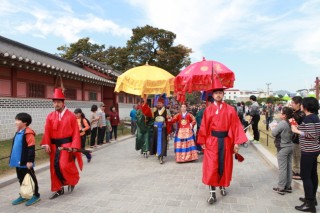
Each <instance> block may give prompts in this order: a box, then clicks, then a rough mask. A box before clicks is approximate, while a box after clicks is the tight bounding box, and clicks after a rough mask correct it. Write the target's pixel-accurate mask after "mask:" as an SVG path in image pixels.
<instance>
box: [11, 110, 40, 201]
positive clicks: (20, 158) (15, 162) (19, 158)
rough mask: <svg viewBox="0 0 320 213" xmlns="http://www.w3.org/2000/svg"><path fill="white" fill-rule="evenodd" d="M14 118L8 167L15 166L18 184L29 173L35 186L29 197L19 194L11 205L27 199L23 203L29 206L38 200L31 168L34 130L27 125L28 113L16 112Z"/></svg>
mask: <svg viewBox="0 0 320 213" xmlns="http://www.w3.org/2000/svg"><path fill="white" fill-rule="evenodd" d="M15 119H16V121H15V124H16V127H17V132H16V134H15V136H14V138H13V143H12V150H11V155H10V160H9V165H10V167H16V172H17V177H18V180H19V183H20V186H21V184H22V182H23V179H24V176H25V175H26V174H27V173H29V174H30V175H31V177H32V179H33V182H34V184H35V186H34V194H33V196H32V198H31V199H29V200H28V199H26V198H23V197H21V195H20V196H19V197H18V198H17V199H15V200H14V201H12V205H18V204H20V203H23V202H26V201H27V202H26V204H25V205H26V206H31V205H32V204H34V203H36V202H38V201H39V200H40V194H39V187H38V181H37V178H36V175H35V173H34V169H33V167H34V159H35V132H34V131H33V130H32V129H31V128H30V127H29V125H30V124H31V122H32V118H31V116H30V115H29V114H27V113H18V114H17V115H16V117H15Z"/></svg>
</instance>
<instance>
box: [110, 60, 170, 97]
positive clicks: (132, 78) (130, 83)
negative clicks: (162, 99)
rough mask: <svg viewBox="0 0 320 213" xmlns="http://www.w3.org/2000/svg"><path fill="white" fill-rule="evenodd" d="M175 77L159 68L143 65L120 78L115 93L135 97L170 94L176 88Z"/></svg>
mask: <svg viewBox="0 0 320 213" xmlns="http://www.w3.org/2000/svg"><path fill="white" fill-rule="evenodd" d="M173 84H174V76H173V75H171V74H170V73H169V72H167V71H165V70H164V69H161V68H159V67H155V66H150V65H143V66H139V67H135V68H132V69H129V70H128V71H126V72H124V73H123V74H122V75H120V76H119V77H118V80H117V84H116V87H115V90H114V91H115V92H121V91H123V92H126V93H129V94H133V95H140V96H143V95H144V94H162V93H166V94H167V95H169V94H170V91H173V89H174V87H173Z"/></svg>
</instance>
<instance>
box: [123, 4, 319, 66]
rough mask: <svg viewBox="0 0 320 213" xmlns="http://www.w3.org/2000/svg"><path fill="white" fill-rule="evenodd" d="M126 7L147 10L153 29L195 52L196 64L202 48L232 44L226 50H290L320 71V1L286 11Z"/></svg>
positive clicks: (215, 6)
mask: <svg viewBox="0 0 320 213" xmlns="http://www.w3.org/2000/svg"><path fill="white" fill-rule="evenodd" d="M128 2H130V3H131V4H132V5H133V6H135V7H137V8H138V9H140V10H143V11H144V13H145V14H146V16H147V18H146V19H147V20H149V22H150V23H149V24H151V25H153V26H156V27H160V28H164V29H167V30H170V31H172V32H175V33H176V34H177V42H178V43H182V44H184V45H186V46H188V47H192V49H193V50H194V51H195V54H194V55H193V57H195V58H197V59H200V58H201V56H202V49H203V47H204V46H206V45H212V44H213V43H215V42H216V43H220V42H224V41H230V42H229V44H228V46H226V49H228V50H237V49H239V48H240V49H246V50H250V51H259V50H261V49H265V48H268V49H274V50H276V51H288V52H292V53H295V54H296V55H297V56H298V57H300V59H301V60H302V61H304V62H305V63H307V64H311V65H316V66H317V67H320V59H319V53H320V40H319V38H320V35H319V31H320V30H319V29H320V22H319V20H320V12H319V11H320V0H307V1H303V2H301V5H298V6H296V5H290V4H288V5H282V7H283V6H285V8H280V7H279V4H281V2H279V1H268V2H264V1H258V0H229V1H225V0H215V1H212V0H202V1H197V0H189V1H184V0H175V1H172V0H163V1H157V0H148V1H146V0H128ZM212 46H213V45H212ZM213 51H214V50H213Z"/></svg>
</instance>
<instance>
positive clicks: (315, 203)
mask: <svg viewBox="0 0 320 213" xmlns="http://www.w3.org/2000/svg"><path fill="white" fill-rule="evenodd" d="M299 200H300V201H302V202H304V203H305V202H306V199H305V198H304V197H299ZM314 205H315V206H317V205H318V201H317V199H315V201H314Z"/></svg>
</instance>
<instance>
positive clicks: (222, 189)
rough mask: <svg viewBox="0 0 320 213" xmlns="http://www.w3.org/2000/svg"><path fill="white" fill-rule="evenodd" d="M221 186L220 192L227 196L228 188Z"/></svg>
mask: <svg viewBox="0 0 320 213" xmlns="http://www.w3.org/2000/svg"><path fill="white" fill-rule="evenodd" d="M219 188H220V193H221V195H222V196H226V195H227V191H226V188H224V187H223V186H219Z"/></svg>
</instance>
